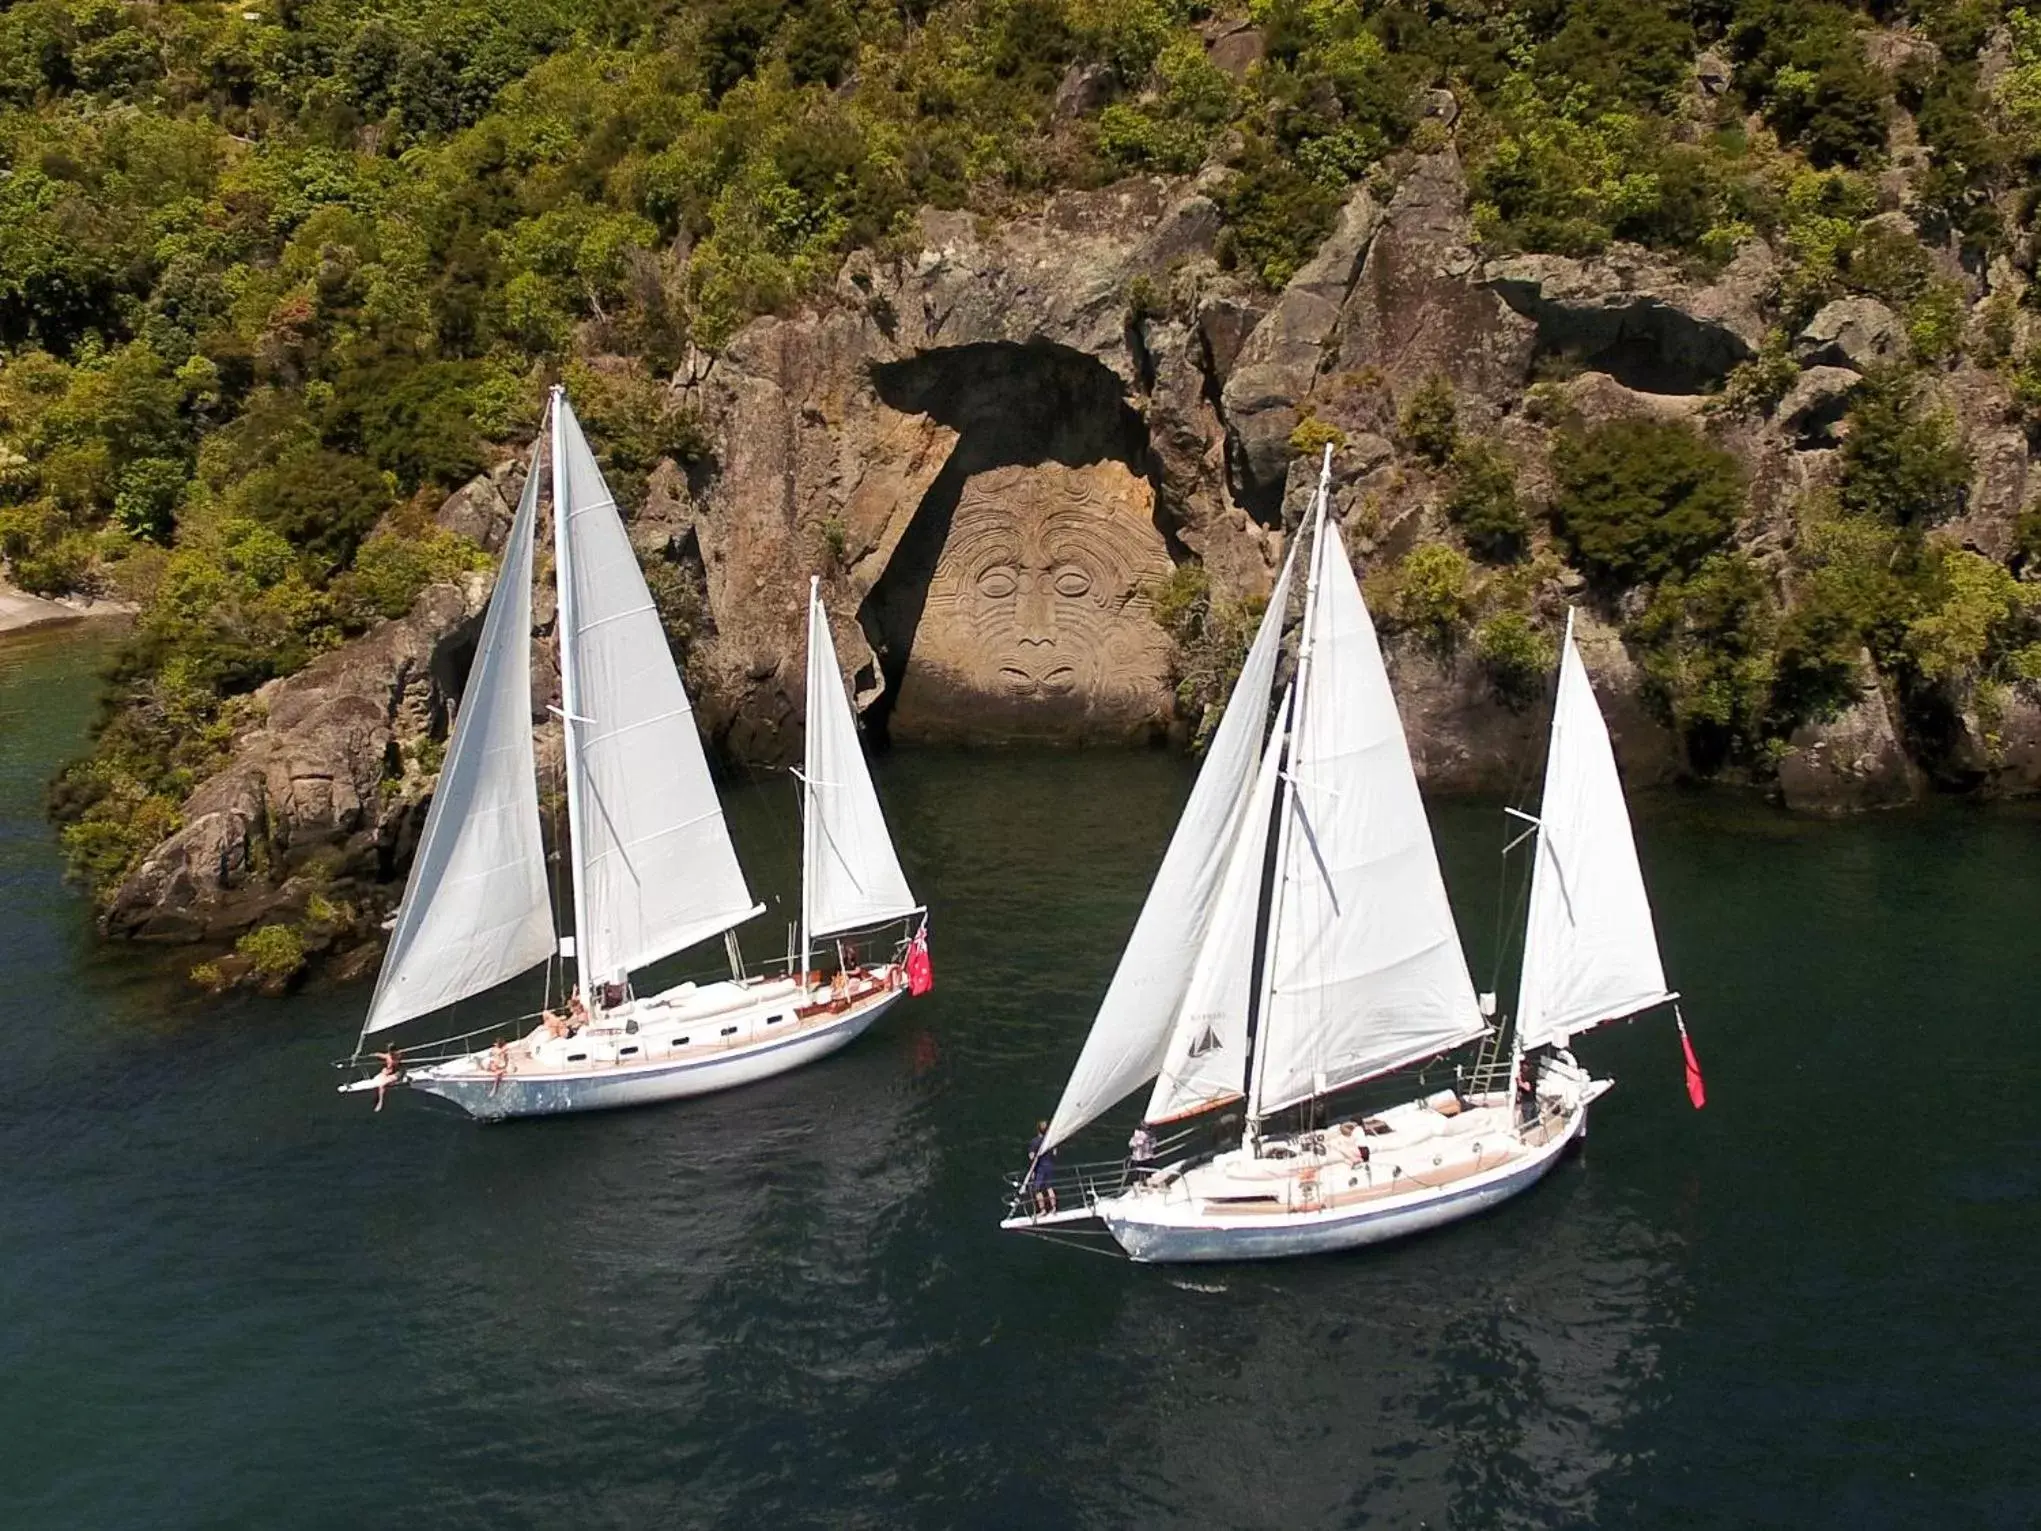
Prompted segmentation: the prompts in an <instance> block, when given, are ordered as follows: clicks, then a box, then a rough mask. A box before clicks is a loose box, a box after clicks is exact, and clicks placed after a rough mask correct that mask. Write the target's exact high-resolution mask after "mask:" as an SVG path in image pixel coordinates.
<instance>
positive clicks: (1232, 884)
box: [1142, 696, 1290, 1122]
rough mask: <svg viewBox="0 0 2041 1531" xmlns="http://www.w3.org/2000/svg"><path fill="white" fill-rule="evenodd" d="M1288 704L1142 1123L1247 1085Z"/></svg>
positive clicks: (1200, 1107)
mask: <svg viewBox="0 0 2041 1531" xmlns="http://www.w3.org/2000/svg"><path fill="white" fill-rule="evenodd" d="M1289 724H1290V699H1289V697H1288V696H1285V697H1284V698H1283V704H1282V706H1280V707H1279V708H1277V709H1276V726H1275V727H1274V729H1272V730H1271V731H1270V733H1269V740H1268V745H1267V747H1266V748H1265V749H1264V750H1263V751H1262V760H1261V770H1260V772H1259V773H1257V775H1256V777H1255V783H1254V792H1253V794H1252V795H1251V796H1250V797H1249V798H1248V800H1247V808H1246V810H1245V812H1244V813H1243V815H1242V817H1241V822H1240V832H1239V833H1238V834H1237V835H1235V836H1234V840H1233V850H1232V854H1231V855H1230V856H1229V857H1228V859H1227V862H1226V873H1225V876H1224V878H1223V879H1222V880H1221V882H1220V884H1219V897H1218V901H1217V902H1216V903H1215V904H1214V905H1213V907H1212V919H1211V923H1210V925H1208V926H1207V927H1206V930H1205V944H1204V945H1203V946H1202V947H1201V948H1200V949H1199V951H1198V958H1197V962H1196V964H1195V965H1194V966H1193V967H1192V969H1191V982H1190V988H1189V989H1188V990H1187V991H1186V992H1185V994H1184V998H1183V1008H1182V1009H1181V1010H1180V1011H1179V1012H1178V1015H1177V1020H1176V1026H1175V1029H1174V1030H1172V1031H1171V1033H1170V1037H1169V1048H1168V1051H1167V1052H1166V1053H1165V1054H1164V1055H1163V1060H1162V1072H1161V1073H1160V1074H1158V1075H1156V1078H1155V1089H1154V1091H1153V1093H1152V1094H1150V1095H1149V1097H1148V1109H1147V1110H1146V1111H1145V1112H1143V1113H1142V1119H1143V1120H1144V1121H1148V1122H1168V1121H1174V1120H1176V1119H1177V1118H1179V1117H1185V1116H1192V1115H1195V1114H1196V1113H1197V1112H1200V1111H1209V1110H1210V1109H1212V1107H1214V1106H1220V1105H1224V1104H1226V1103H1227V1102H1228V1101H1233V1100H1238V1099H1239V1098H1240V1096H1241V1094H1242V1093H1243V1092H1244V1091H1245V1090H1246V1088H1247V1013H1248V1009H1249V1006H1250V1005H1251V1004H1252V1003H1253V999H1254V994H1253V988H1254V952H1255V945H1254V938H1255V936H1256V935H1257V934H1258V932H1257V930H1256V928H1255V927H1256V925H1257V924H1258V922H1259V920H1260V917H1261V901H1262V885H1263V883H1264V882H1265V881H1266V873H1267V871H1268V866H1267V862H1268V854H1269V831H1270V830H1271V829H1272V828H1273V827H1274V825H1273V819H1274V814H1275V806H1276V787H1277V778H1278V775H1279V773H1280V771H1281V769H1282V761H1283V742H1284V735H1285V734H1286V733H1288V731H1289Z"/></svg>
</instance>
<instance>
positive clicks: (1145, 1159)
mask: <svg viewBox="0 0 2041 1531" xmlns="http://www.w3.org/2000/svg"><path fill="white" fill-rule="evenodd" d="M1154 1163H1155V1134H1154V1133H1152V1132H1150V1131H1149V1130H1148V1124H1147V1123H1146V1122H1142V1123H1141V1124H1140V1125H1139V1126H1137V1127H1136V1128H1135V1129H1134V1135H1133V1136H1132V1137H1131V1138H1129V1139H1127V1168H1128V1170H1129V1171H1130V1172H1132V1173H1133V1174H1135V1175H1142V1174H1145V1173H1147V1171H1148V1168H1149V1166H1150V1165H1152V1164H1154Z"/></svg>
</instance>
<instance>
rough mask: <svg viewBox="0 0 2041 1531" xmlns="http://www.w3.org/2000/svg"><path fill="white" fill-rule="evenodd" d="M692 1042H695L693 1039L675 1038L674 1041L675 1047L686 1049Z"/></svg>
mask: <svg viewBox="0 0 2041 1531" xmlns="http://www.w3.org/2000/svg"><path fill="white" fill-rule="evenodd" d="M692 1040H694V1039H693V1038H692V1037H675V1038H674V1039H673V1045H674V1046H675V1047H685V1046H687V1044H688V1043H689V1042H691V1041H692Z"/></svg>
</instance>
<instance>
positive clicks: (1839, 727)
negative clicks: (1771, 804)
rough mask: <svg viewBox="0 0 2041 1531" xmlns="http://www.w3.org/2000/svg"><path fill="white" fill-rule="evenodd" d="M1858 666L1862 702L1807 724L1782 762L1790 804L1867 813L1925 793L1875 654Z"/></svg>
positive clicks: (1834, 811) (1782, 780) (1820, 811)
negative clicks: (1894, 718)
mask: <svg viewBox="0 0 2041 1531" xmlns="http://www.w3.org/2000/svg"><path fill="white" fill-rule="evenodd" d="M1857 670H1858V680H1857V684H1858V687H1859V695H1858V699H1857V701H1856V703H1855V704H1854V705H1852V706H1851V707H1849V708H1848V709H1846V710H1845V711H1844V712H1843V713H1842V714H1841V715H1840V716H1838V717H1836V718H1834V719H1833V720H1831V721H1829V722H1826V723H1810V724H1807V725H1805V726H1804V727H1802V728H1800V729H1798V730H1797V731H1795V733H1794V735H1793V737H1792V739H1791V740H1790V741H1789V745H1790V748H1789V750H1788V753H1787V754H1786V755H1785V756H1784V758H1782V759H1781V760H1780V762H1779V793H1780V796H1781V797H1783V798H1784V800H1785V802H1786V806H1787V807H1789V808H1793V809H1797V810H1799V811H1800V812H1803V813H1818V814H1827V815H1835V814H1846V813H1861V812H1863V811H1864V810H1865V809H1870V808H1897V807H1900V806H1903V805H1904V804H1907V803H1911V802H1913V801H1915V800H1916V799H1917V798H1919V796H1920V795H1921V792H1922V791H1923V788H1924V781H1923V778H1922V775H1921V772H1920V770H1919V769H1918V768H1917V767H1916V766H1915V765H1914V764H1913V762H1912V761H1910V760H1909V759H1908V758H1907V755H1906V751H1905V749H1904V748H1902V747H1901V744H1900V739H1899V730H1898V729H1897V728H1896V727H1894V725H1893V721H1892V710H1891V708H1890V707H1889V706H1888V705H1887V703H1886V699H1885V694H1884V692H1883V691H1882V690H1881V689H1880V687H1879V684H1878V677H1877V672H1876V671H1875V670H1873V668H1872V666H1871V656H1870V655H1869V654H1865V655H1863V656H1861V658H1860V659H1859V661H1858V665H1857Z"/></svg>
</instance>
